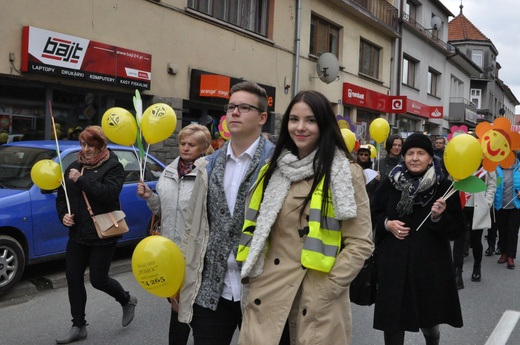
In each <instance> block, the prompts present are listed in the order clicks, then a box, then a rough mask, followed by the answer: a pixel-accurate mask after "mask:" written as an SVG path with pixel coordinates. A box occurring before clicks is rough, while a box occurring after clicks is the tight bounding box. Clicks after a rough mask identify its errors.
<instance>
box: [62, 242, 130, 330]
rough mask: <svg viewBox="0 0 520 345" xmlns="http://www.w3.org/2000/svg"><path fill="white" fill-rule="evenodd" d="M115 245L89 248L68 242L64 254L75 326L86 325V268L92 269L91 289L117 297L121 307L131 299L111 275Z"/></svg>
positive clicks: (81, 244) (114, 243) (89, 246)
mask: <svg viewBox="0 0 520 345" xmlns="http://www.w3.org/2000/svg"><path fill="white" fill-rule="evenodd" d="M116 245H117V242H113V243H109V244H106V245H87V244H83V243H78V242H76V241H75V240H72V239H69V241H68V243H67V250H66V253H65V266H66V270H65V272H66V276H67V285H68V291H69V303H70V312H71V314H72V325H73V326H77V327H81V326H83V325H85V324H86V321H85V306H86V304H87V291H86V289H85V281H84V274H85V270H86V269H87V267H90V283H91V284H92V287H94V288H95V289H98V290H101V291H103V292H105V293H107V294H108V295H110V296H112V297H114V298H115V299H116V301H118V302H119V304H121V306H124V305H126V304H127V303H128V300H129V298H130V295H129V294H128V292H127V291H125V290H124V289H123V287H122V286H121V284H119V282H118V281H117V280H115V279H113V278H110V277H109V276H108V271H109V269H110V264H111V262H112V257H113V256H114V252H115V250H116Z"/></svg>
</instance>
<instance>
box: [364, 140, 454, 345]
mask: <svg viewBox="0 0 520 345" xmlns="http://www.w3.org/2000/svg"><path fill="white" fill-rule="evenodd" d="M402 152H403V156H404V162H401V163H399V164H398V165H397V166H396V167H395V168H394V169H393V170H392V171H391V172H390V174H389V178H387V179H385V180H384V181H383V182H382V183H381V186H380V188H378V190H377V191H376V194H375V197H374V198H373V200H372V203H371V207H372V220H373V224H374V226H375V228H376V248H377V257H376V262H377V269H378V286H377V297H376V303H375V309H374V328H376V329H379V330H382V331H384V338H385V345H402V344H404V335H405V331H411V332H418V331H419V329H421V331H422V332H423V333H424V337H425V340H426V344H427V345H438V344H439V337H440V333H439V324H441V323H446V324H449V325H451V326H453V327H462V313H461V308H460V302H459V295H458V291H457V287H456V285H455V277H454V271H453V263H452V258H451V247H450V240H454V239H457V238H459V237H460V234H461V233H463V232H464V221H463V219H464V215H463V213H462V208H461V205H460V200H459V195H458V193H457V194H456V195H454V196H452V197H448V195H446V196H445V193H446V192H447V191H448V190H449V189H450V187H451V181H450V180H448V179H447V178H446V177H445V176H444V174H443V173H442V168H441V165H440V162H439V161H438V160H436V159H434V158H433V147H432V145H431V141H430V139H429V137H428V136H426V135H424V134H412V135H410V136H409V137H408V138H407V139H406V141H405V142H404V145H403V150H402ZM423 221H424V222H423Z"/></svg>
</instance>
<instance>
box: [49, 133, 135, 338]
mask: <svg viewBox="0 0 520 345" xmlns="http://www.w3.org/2000/svg"><path fill="white" fill-rule="evenodd" d="M79 141H80V144H81V151H80V152H79V153H78V158H77V160H76V161H75V162H73V163H71V165H70V166H69V167H68V168H67V170H66V171H65V173H64V176H65V184H66V187H67V195H68V197H69V200H70V213H69V210H68V207H67V203H66V198H65V191H64V189H63V188H60V189H59V190H58V197H57V198H56V209H57V211H58V216H59V218H60V221H61V222H62V223H63V225H65V226H66V227H68V228H69V241H68V243H67V249H66V251H65V266H66V270H65V272H66V277H67V286H68V293H69V302H70V311H71V314H72V328H71V329H70V331H69V332H68V333H67V334H66V335H65V336H64V337H62V338H58V339H56V343H58V344H68V343H72V342H74V341H77V340H81V339H84V338H86V337H87V327H86V326H87V322H86V320H85V305H86V303H87V292H86V289H85V282H84V274H85V270H86V268H87V266H89V267H90V282H91V284H92V286H93V287H94V288H95V289H98V290H101V291H103V292H105V293H107V294H108V295H110V296H112V297H114V299H115V300H116V301H117V302H119V304H120V305H121V307H122V309H123V319H122V325H123V326H127V325H128V324H129V323H130V322H132V320H133V318H134V308H135V305H136V304H137V298H136V297H135V296H131V295H130V294H129V293H128V291H125V290H124V289H123V287H122V286H121V284H119V282H118V281H117V280H115V279H113V278H110V277H109V276H108V271H109V269H110V263H111V262H112V256H113V255H114V251H115V249H116V245H117V241H118V239H119V238H121V237H110V238H106V239H100V238H99V237H98V234H97V231H96V228H95V226H94V223H93V221H92V218H91V217H90V214H89V212H88V209H87V205H86V202H85V198H84V196H83V193H85V195H86V197H87V198H88V201H89V204H90V206H91V207H92V212H93V213H94V214H96V215H97V214H100V213H107V212H111V211H115V210H119V209H120V205H119V194H120V193H121V190H122V188H123V183H124V181H125V175H124V169H123V166H122V165H121V163H119V160H118V158H117V156H116V155H115V154H114V153H113V152H111V151H110V150H108V149H107V141H108V140H107V138H106V136H105V134H104V133H103V130H102V128H101V127H99V126H89V127H87V128H86V129H85V130H84V131H83V132H81V134H80V135H79Z"/></svg>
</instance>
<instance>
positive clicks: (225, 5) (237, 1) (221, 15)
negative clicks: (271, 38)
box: [188, 0, 269, 36]
mask: <svg viewBox="0 0 520 345" xmlns="http://www.w3.org/2000/svg"><path fill="white" fill-rule="evenodd" d="M188 7H189V8H192V9H194V10H197V11H199V12H202V13H205V14H207V15H210V16H212V17H214V18H217V19H220V20H223V21H225V22H228V23H231V24H233V25H236V26H238V27H240V28H242V29H246V30H249V31H252V32H255V33H257V34H260V35H262V36H267V28H268V22H269V18H268V17H269V0H188Z"/></svg>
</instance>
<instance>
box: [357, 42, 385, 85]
mask: <svg viewBox="0 0 520 345" xmlns="http://www.w3.org/2000/svg"><path fill="white" fill-rule="evenodd" d="M380 50H381V48H379V47H377V46H375V45H373V44H372V43H370V42H368V41H365V40H361V44H360V47H359V72H360V73H363V74H365V75H368V76H370V77H372V78H377V79H379V53H380Z"/></svg>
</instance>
